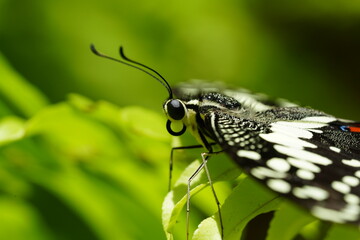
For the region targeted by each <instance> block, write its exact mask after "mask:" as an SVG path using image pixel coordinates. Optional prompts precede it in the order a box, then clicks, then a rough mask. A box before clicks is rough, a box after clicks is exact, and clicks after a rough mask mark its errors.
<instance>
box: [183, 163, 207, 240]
mask: <svg viewBox="0 0 360 240" xmlns="http://www.w3.org/2000/svg"><path fill="white" fill-rule="evenodd" d="M206 161H207V160H205V162H204V161H203V162H202V163H201V164H200V166H199V167H198V168H197V169H196V171H195V172H194V173H193V174H192V175H191V177H190V178H189V179H188V186H187V193H186V240H188V239H189V220H190V185H191V182H192V180H194V178H195V177H196V176H197V175H198V174H199V172H200V171H201V170H202V169H203V168H204V166H205V165H206Z"/></svg>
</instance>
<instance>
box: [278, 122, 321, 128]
mask: <svg viewBox="0 0 360 240" xmlns="http://www.w3.org/2000/svg"><path fill="white" fill-rule="evenodd" d="M276 124H280V125H283V126H289V127H293V128H303V129H312V128H321V127H324V126H326V125H327V124H325V123H314V122H304V121H302V120H301V121H279V122H276Z"/></svg>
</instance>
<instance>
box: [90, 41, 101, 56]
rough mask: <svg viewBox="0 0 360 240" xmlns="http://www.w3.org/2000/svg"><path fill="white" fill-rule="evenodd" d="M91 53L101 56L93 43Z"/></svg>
mask: <svg viewBox="0 0 360 240" xmlns="http://www.w3.org/2000/svg"><path fill="white" fill-rule="evenodd" d="M90 49H91V51H92V52H93V53H94V54H96V55H101V54H100V53H99V52H98V50H96V48H95V45H94V44H93V43H91V44H90Z"/></svg>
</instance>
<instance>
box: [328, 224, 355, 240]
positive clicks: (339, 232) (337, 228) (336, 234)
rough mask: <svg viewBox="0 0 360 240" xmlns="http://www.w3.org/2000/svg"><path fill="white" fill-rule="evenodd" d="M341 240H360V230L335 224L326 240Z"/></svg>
mask: <svg viewBox="0 0 360 240" xmlns="http://www.w3.org/2000/svg"><path fill="white" fill-rule="evenodd" d="M339 239H344V240H345V239H351V240H359V239H360V231H359V228H358V227H355V226H350V225H344V224H333V226H332V227H331V228H330V230H329V232H328V234H327V236H326V238H325V240H339Z"/></svg>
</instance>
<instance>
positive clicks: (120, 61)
mask: <svg viewBox="0 0 360 240" xmlns="http://www.w3.org/2000/svg"><path fill="white" fill-rule="evenodd" d="M90 49H91V51H92V52H93V53H94V54H95V55H97V56H99V57H103V58H107V59H110V60H113V61H116V62H119V63H122V64H125V65H127V66H130V67H133V68H136V69H138V70H140V71H143V72H144V73H146V74H148V75H149V76H151V77H153V78H155V79H156V80H157V81H159V82H160V83H161V84H162V85H163V86H164V87H165V88H166V89H167V90H168V92H169V99H172V98H173V94H172V90H171V87H170V85H169V83H168V82H167V81H166V80H165V78H163V76H161V75H160V73H158V72H157V71H155V70H154V69H152V68H150V67H148V66H146V65H144V64H142V63H139V62H136V61H134V60H131V59H129V58H127V57H126V56H125V54H124V51H123V47H122V46H120V49H119V53H120V56H121V58H122V59H123V60H125V61H128V62H130V63H128V62H125V61H123V60H119V59H116V58H113V57H110V56H107V55H105V54H103V53H100V52H99V51H98V50H96V48H95V46H94V44H91V45H90ZM134 64H136V65H139V66H141V67H143V68H145V69H147V70H150V71H151V72H149V71H146V70H145V69H143V68H141V67H138V66H136V65H134ZM154 74H156V75H154Z"/></svg>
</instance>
